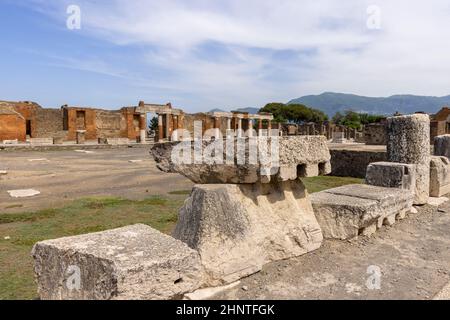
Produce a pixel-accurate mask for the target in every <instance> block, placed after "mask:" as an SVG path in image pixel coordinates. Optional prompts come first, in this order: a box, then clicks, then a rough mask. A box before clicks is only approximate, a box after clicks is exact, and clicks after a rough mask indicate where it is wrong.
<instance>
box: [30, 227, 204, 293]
mask: <svg viewBox="0 0 450 320" xmlns="http://www.w3.org/2000/svg"><path fill="white" fill-rule="evenodd" d="M32 256H33V258H34V261H35V268H34V269H35V274H36V279H37V283H38V292H39V295H40V297H41V299H45V300H60V299H64V300H66V299H69V300H78V299H82V300H91V299H95V300H109V299H114V300H116V299H120V300H121V299H132V300H140V299H143V300H149V299H173V298H181V297H182V295H183V294H184V293H187V292H192V291H194V290H196V289H198V288H199V287H200V285H201V282H202V275H203V273H202V267H201V264H200V260H199V257H198V254H197V252H195V251H194V250H192V249H190V248H188V247H187V246H186V245H185V244H184V243H182V242H180V241H178V240H175V239H173V238H172V237H170V236H167V235H164V234H162V233H160V232H159V231H156V230H154V229H152V228H150V227H148V226H146V225H139V224H138V225H133V226H128V227H124V228H119V229H114V230H108V231H104V232H97V233H92V234H86V235H81V236H75V237H67V238H61V239H56V240H48V241H43V242H38V243H37V244H35V246H34V247H33V250H32Z"/></svg>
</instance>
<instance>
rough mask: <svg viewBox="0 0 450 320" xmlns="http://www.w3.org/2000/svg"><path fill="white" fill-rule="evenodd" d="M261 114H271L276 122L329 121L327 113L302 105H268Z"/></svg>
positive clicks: (274, 103)
mask: <svg viewBox="0 0 450 320" xmlns="http://www.w3.org/2000/svg"><path fill="white" fill-rule="evenodd" d="M260 112H270V113H272V114H273V116H274V121H275V122H282V123H284V122H293V123H302V122H324V121H327V120H328V117H327V115H326V114H325V113H323V112H322V111H320V110H316V109H313V108H309V107H307V106H305V105H302V104H284V103H278V102H273V103H269V104H267V105H266V106H265V107H264V108H262V109H261V110H260Z"/></svg>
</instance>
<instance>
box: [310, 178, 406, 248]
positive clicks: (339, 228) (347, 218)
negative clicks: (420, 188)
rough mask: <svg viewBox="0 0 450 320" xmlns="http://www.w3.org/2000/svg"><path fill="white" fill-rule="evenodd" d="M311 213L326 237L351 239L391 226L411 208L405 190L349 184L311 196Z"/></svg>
mask: <svg viewBox="0 0 450 320" xmlns="http://www.w3.org/2000/svg"><path fill="white" fill-rule="evenodd" d="M311 202H312V205H313V208H314V213H315V215H316V217H317V220H318V222H319V225H320V227H321V228H322V232H323V235H324V237H325V238H331V239H341V240H344V239H351V238H354V237H356V236H358V235H360V234H362V235H370V234H371V233H373V232H374V231H376V230H377V228H380V227H381V226H383V225H386V224H387V225H392V224H393V223H394V222H395V219H396V218H397V219H402V218H404V216H405V213H406V212H409V211H410V210H411V208H412V203H413V194H412V192H410V191H408V190H402V189H393V188H383V187H376V186H369V185H348V186H343V187H339V188H334V189H329V190H325V191H322V192H318V193H314V194H312V195H311Z"/></svg>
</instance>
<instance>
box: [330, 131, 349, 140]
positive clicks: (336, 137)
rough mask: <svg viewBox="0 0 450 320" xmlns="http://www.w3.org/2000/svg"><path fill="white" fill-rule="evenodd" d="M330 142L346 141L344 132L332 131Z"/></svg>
mask: <svg viewBox="0 0 450 320" xmlns="http://www.w3.org/2000/svg"><path fill="white" fill-rule="evenodd" d="M331 143H347V139H345V133H344V132H333V140H332V141H331Z"/></svg>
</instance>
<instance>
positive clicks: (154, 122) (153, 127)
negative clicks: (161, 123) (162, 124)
mask: <svg viewBox="0 0 450 320" xmlns="http://www.w3.org/2000/svg"><path fill="white" fill-rule="evenodd" d="M149 128H150V130H154V131H156V130H158V117H153V118H152V119H151V120H150V125H149Z"/></svg>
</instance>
